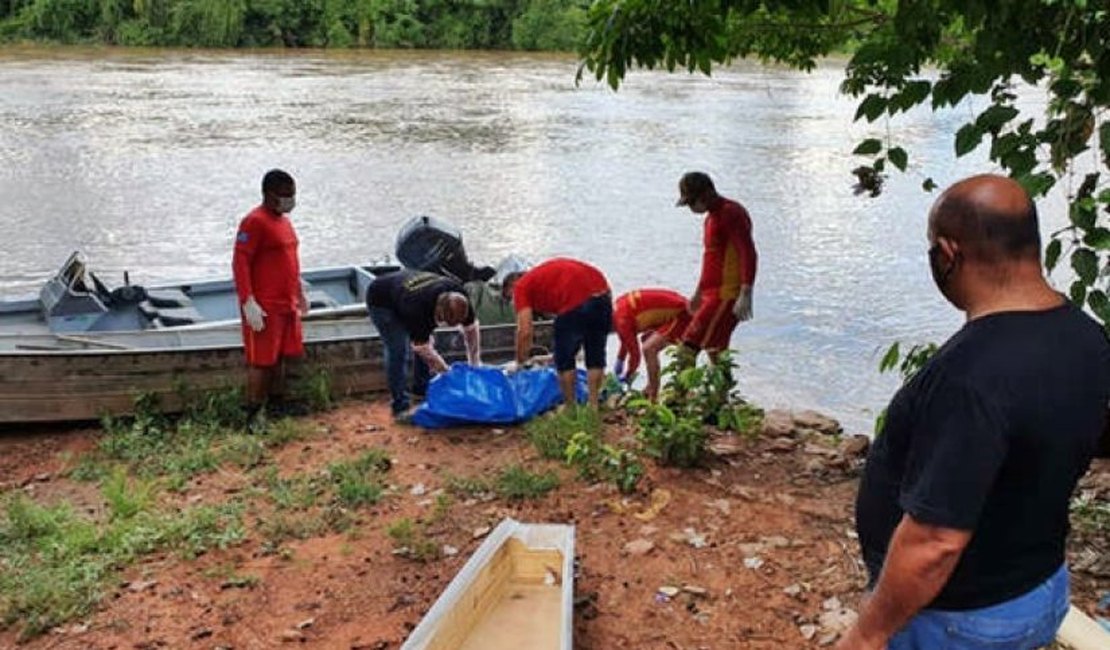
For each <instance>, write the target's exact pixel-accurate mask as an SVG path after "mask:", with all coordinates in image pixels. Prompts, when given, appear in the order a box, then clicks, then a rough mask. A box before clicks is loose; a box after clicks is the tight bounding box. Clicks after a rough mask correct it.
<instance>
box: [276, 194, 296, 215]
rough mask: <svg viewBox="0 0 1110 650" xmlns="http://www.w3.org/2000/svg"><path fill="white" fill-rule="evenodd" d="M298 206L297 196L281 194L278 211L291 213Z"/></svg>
mask: <svg viewBox="0 0 1110 650" xmlns="http://www.w3.org/2000/svg"><path fill="white" fill-rule="evenodd" d="M295 207H297V198H296V197H294V196H279V197H278V200H277V208H278V212H280V213H282V214H289V213H290V212H292V211H293V208H295Z"/></svg>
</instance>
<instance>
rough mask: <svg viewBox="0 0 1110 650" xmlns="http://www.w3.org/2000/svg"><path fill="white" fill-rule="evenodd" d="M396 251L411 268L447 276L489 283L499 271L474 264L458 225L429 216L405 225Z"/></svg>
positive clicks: (406, 265) (411, 220)
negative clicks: (468, 256)
mask: <svg viewBox="0 0 1110 650" xmlns="http://www.w3.org/2000/svg"><path fill="white" fill-rule="evenodd" d="M396 254H397V260H398V261H400V262H401V264H403V265H404V266H405V267H407V268H410V269H416V270H419V271H430V272H432V273H439V274H440V275H447V276H450V277H453V278H455V279H457V280H459V281H460V282H470V281H471V280H481V281H483V282H485V281H487V280H489V279H490V278H492V277H493V275H494V273H495V270H494V269H493V268H492V267H489V266H480V267H476V266H474V265H473V264H471V263H470V260H469V259H468V258H467V255H466V249H465V248H464V247H463V239H462V233H461V232H459V229H458V228H456V227H455V226H453V225H451V224H450V223H447V222H446V221H443V220H441V219H436V218H434V217H429V216H426V215H421V216H417V217H413V218H412V219H410V220H409V221H408V222H406V223H405V225H404V226H402V227H401V230H400V232H399V233H397V245H396Z"/></svg>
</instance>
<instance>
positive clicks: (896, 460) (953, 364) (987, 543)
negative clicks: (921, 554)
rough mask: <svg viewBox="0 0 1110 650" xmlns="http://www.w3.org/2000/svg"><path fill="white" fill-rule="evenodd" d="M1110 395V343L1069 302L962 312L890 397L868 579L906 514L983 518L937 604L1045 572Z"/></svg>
mask: <svg viewBox="0 0 1110 650" xmlns="http://www.w3.org/2000/svg"><path fill="white" fill-rule="evenodd" d="M1108 398H1110V343H1108V341H1107V338H1106V336H1105V334H1104V333H1103V330H1102V328H1101V327H1099V326H1098V324H1096V323H1095V322H1094V321H1093V320H1092V319H1091V318H1089V317H1088V316H1087V315H1085V314H1084V313H1083V312H1082V311H1080V310H1079V309H1077V308H1075V307H1074V306H1072V305H1071V304H1070V303H1068V304H1066V305H1064V306H1061V307H1058V308H1055V309H1050V310H1046V311H1036V312H1006V313H999V314H993V315H988V316H984V317H982V318H979V319H976V320H973V321H970V322H968V323H967V324H966V325H964V327H963V328H962V329H961V330H960V331H959V332H957V333H956V335H955V336H953V337H952V338H951V339H949V341H948V342H947V343H945V344H944V346H943V347H942V348H941V349H940V350H939V351H938V352H937V354H936V356H935V357H933V359H931V360H930V361H929V363H928V364H927V365H926V366H925V367H924V368H922V370H921V372H919V373H918V374H917V375H916V376H915V377H914V378H913V379H912V380H911V381H910V382H909V383H907V384H906V385H905V386H904V387H903V388H902V389H901V390H899V391H898V393H897V394H896V395H895V396H894V399H893V400H892V401H891V403H890V406H889V408H888V410H887V416H886V424H885V426H884V428H883V430H882V432H881V433H880V435H879V437H878V438H877V440H876V441H875V444H874V446H873V447H872V450H871V452H870V454H869V455H868V458H867V466H866V468H865V469H864V475H863V480H862V482H861V484H860V490H859V496H858V497H857V500H856V527H857V530H858V532H859V538H860V544H861V545H862V547H863V556H864V561H865V562H866V564H867V568H868V572H869V573H870V575H871V581H872V584H874V582H875V581H876V580H877V579H878V576H879V572H880V570H881V569H882V564H883V559H884V558H885V556H886V552H887V547H888V545H889V544H890V539H891V536H892V535H893V534H894V529H895V527H896V526H897V525H898V523H899V521H901V519H902V515H903V513H908V514H909V515H910V516H912V517H913V518H914V519H915V520H917V521H918V522H920V523H923V524H929V525H933V526H941V527H945V528H954V529H959V530H968V531H974V532H973V536H972V538H971V542H970V543H969V545H968V546H967V548H966V549H965V550H964V553H963V555H962V556H961V558H960V561H959V564H958V565H957V566H956V569H955V571H954V572H953V573H952V576H951V577H950V578H949V580H948V583H947V584H946V585H945V587H944V589H943V590H942V591H941V593H940V595H938V596H937V598H936V600H934V601H933V602H932V603H931V604H930V605H929V607H930V608H933V609H947V610H962V609H973V608H979V607H986V606H989V605H993V604H997V603H1000V602H1003V601H1006V600H1009V599H1011V598H1014V597H1017V596H1019V595H1021V594H1024V593H1026V592H1028V591H1029V590H1031V589H1033V588H1034V587H1036V586H1037V585H1038V584H1040V583H1041V582H1043V581H1044V580H1046V579H1048V577H1049V576H1050V575H1051V574H1052V573H1053V572H1055V571H1056V570H1057V569H1058V568H1060V565H1061V564H1063V562H1064V542H1065V537H1066V536H1067V532H1068V502H1069V499H1070V497H1071V494H1072V491H1073V490H1074V489H1075V484H1076V482H1077V481H1078V480H1079V478H1080V477H1081V476H1082V475H1083V473H1084V472H1086V471H1087V467H1088V465H1089V464H1090V461H1091V457H1092V455H1093V453H1094V451H1095V447H1096V444H1097V442H1098V438H1099V434H1100V433H1101V432H1102V427H1103V423H1104V418H1105V417H1106V405H1107V399H1108Z"/></svg>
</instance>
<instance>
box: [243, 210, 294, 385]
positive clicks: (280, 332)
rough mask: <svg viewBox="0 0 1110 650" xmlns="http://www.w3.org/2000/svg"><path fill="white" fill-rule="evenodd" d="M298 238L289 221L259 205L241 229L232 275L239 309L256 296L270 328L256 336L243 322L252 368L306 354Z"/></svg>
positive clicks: (248, 361)
mask: <svg viewBox="0 0 1110 650" xmlns="http://www.w3.org/2000/svg"><path fill="white" fill-rule="evenodd" d="M298 244H299V242H298V240H297V233H296V232H295V231H294V230H293V224H292V222H291V221H290V220H289V217H288V216H286V215H283V214H278V213H277V212H275V211H273V210H271V209H270V208H267V207H266V206H265V205H260V206H258V207H256V208H255V209H253V210H251V211H250V212H249V213H248V214H247V216H246V217H244V218H243V220H242V221H241V222H240V223H239V232H238V233H237V234H236V235H235V253H234V255H233V257H232V262H231V266H232V271H233V273H234V276H235V290H236V293H237V294H238V296H239V304H240V305H242V304H243V302H245V301H246V300H247V297H249V296H251V295H253V296H254V299H255V300H256V301H258V304H259V306H260V307H262V310H263V311H265V312H266V319H265V327H264V328H263V329H262V331H261V332H255V331H254V330H253V329H251V328H250V326H249V325H247V323H246V321H245V320H244V321H243V347H244V349H245V351H246V355H247V363H248V364H250V365H252V366H258V367H269V366H273V365H275V364H276V363H277V362H278V361H279V360H280V359H281V358H283V357H296V356H301V355H303V354H304V344H303V341H302V339H303V333H302V330H301V317H300V314H299V312H298V311H297V304H298V302H299V300H300V296H301V264H300V260H299V259H298V257H297V246H298Z"/></svg>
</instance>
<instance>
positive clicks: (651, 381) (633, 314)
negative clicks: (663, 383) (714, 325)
mask: <svg viewBox="0 0 1110 650" xmlns="http://www.w3.org/2000/svg"><path fill="white" fill-rule="evenodd" d="M688 310H689V302H687V300H686V298H685V297H684V296H683V295H682V294H680V293H678V292H677V291H671V290H670V289H637V290H635V291H629V292H628V293H626V294H624V295H622V296H621V297H619V298H617V302H616V304H615V305H614V311H613V329H615V330H616V331H617V336H618V337H619V338H620V341H621V347H620V352H618V353H617V364H616V366H615V368H614V372H615V373H616V375H617V377H618V378H619V379H621V380H622V381H625V382H629V381H632V378H633V376H634V375H635V374H636V370H637V368H639V367H640V338H639V337H640V335H641V334H645V335H646V338H645V339H644V344H643V356H644V365H645V366H647V387H646V388H645V389H644V394H646V395H647V396H648V398H649V399H651V401H653V402H654V401H655V400H656V399H658V397H659V353H660V352H661V351H662V350H663V348H665V347H667V346H668V345H671V344H674V343H677V342H679V341H680V340H681V338H682V334H683V332H685V331H686V328H687V326H689V324H690V314H689V311H688ZM626 361H627V363H626Z"/></svg>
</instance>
